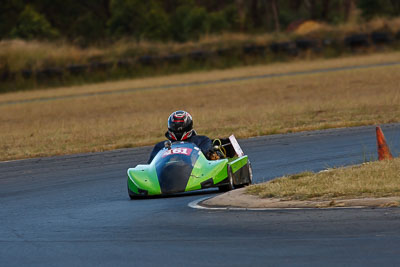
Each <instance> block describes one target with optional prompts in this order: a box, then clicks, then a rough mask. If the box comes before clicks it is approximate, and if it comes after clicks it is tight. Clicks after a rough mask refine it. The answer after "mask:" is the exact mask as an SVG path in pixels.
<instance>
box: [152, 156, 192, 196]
mask: <svg viewBox="0 0 400 267" xmlns="http://www.w3.org/2000/svg"><path fill="white" fill-rule="evenodd" d="M192 169H193V167H192V166H191V165H188V164H186V163H185V162H174V163H173V164H166V165H164V166H162V167H161V168H159V169H158V170H157V172H158V180H159V182H160V187H161V193H162V194H173V193H178V192H184V191H185V189H186V185H187V183H188V181H189V178H190V174H191V172H192Z"/></svg>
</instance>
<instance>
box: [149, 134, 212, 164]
mask: <svg viewBox="0 0 400 267" xmlns="http://www.w3.org/2000/svg"><path fill="white" fill-rule="evenodd" d="M165 137H167V138H168V139H169V140H170V141H171V142H181V141H175V140H171V139H170V138H169V134H168V132H166V133H165ZM164 142H165V141H161V142H159V143H157V144H156V145H155V146H154V148H153V151H152V152H151V154H150V158H149V160H148V161H147V164H150V163H151V161H152V160H153V158H154V157H155V156H156V155H157V153H158V151H160V150H161V149H163V148H164ZM185 142H190V143H193V144H195V145H196V146H198V147H199V148H200V149H201V152H203V154H204V155H205V156H206V157H208V155H209V154H210V152H211V151H212V149H213V146H212V141H211V139H210V138H208V137H207V136H204V135H197V133H196V131H193V134H192V136H190V137H189V138H188V139H186V140H185Z"/></svg>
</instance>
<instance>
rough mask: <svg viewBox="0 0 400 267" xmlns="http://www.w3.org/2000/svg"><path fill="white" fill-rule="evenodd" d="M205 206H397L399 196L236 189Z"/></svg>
mask: <svg viewBox="0 0 400 267" xmlns="http://www.w3.org/2000/svg"><path fill="white" fill-rule="evenodd" d="M200 205H201V206H205V207H232V208H233V207H235V208H278V209H279V208H281V209H286V208H337V207H374V208H378V207H381V208H382V207H399V206H400V197H385V198H360V199H332V200H307V201H300V200H281V199H277V198H259V197H256V196H253V195H248V194H245V189H244V188H242V189H237V190H233V191H230V192H227V193H225V194H221V195H218V196H216V197H213V198H210V199H207V200H205V201H202V202H201V203H200Z"/></svg>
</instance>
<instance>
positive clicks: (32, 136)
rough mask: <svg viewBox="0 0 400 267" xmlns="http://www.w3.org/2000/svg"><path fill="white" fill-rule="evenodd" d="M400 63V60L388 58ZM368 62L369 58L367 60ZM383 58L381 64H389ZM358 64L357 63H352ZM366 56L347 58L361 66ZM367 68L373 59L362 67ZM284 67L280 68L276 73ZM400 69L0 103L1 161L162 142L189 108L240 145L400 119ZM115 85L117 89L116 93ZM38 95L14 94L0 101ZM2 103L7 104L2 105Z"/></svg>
mask: <svg viewBox="0 0 400 267" xmlns="http://www.w3.org/2000/svg"><path fill="white" fill-rule="evenodd" d="M388 56H389V57H390V58H391V59H392V60H394V59H396V58H397V60H398V57H399V55H398V53H397V54H391V55H388ZM366 59H367V61H368V62H369V63H372V62H371V57H366ZM375 60H378V61H379V60H381V58H379V59H377V58H375ZM353 61H354V62H353ZM361 61H363V59H362V58H354V59H345V60H344V61H343V62H347V63H346V64H350V65H352V64H355V63H356V62H361ZM363 62H365V61H363ZM335 64H341V63H340V60H333V61H329V60H327V61H318V62H310V63H307V62H302V63H293V64H287V65H285V64H276V65H273V66H267V67H261V66H260V67H250V68H241V69H235V70H232V71H220V72H211V73H195V74H187V75H182V76H180V75H174V76H171V77H164V78H157V79H154V80H152V79H143V80H134V81H124V82H116V83H106V84H99V85H97V87H95V86H83V87H75V88H65V89H61V90H50V91H38V92H36V94H37V96H42V95H49V94H50V95H51V94H60V93H65V92H71V91H72V92H82V91H85V90H89V91H90V90H102V89H104V88H107V90H113V88H118V87H134V86H139V85H140V86H143V85H146V84H147V85H156V84H162V83H169V82H177V81H179V82H185V81H190V80H193V79H195V80H207V79H214V78H215V77H222V76H224V77H225V76H229V75H233V76H244V75H248V74H257V73H263V68H266V69H265V70H266V72H267V73H268V72H278V71H287V70H289V69H290V70H295V69H298V68H302V69H310V68H317V67H327V66H330V65H335ZM277 70H278V71H277ZM399 71H400V67H398V66H392V67H385V68H371V69H360V70H352V71H340V72H333V73H323V74H313V75H303V76H295V77H280V78H278V77H277V78H272V79H261V80H252V81H240V82H235V83H224V84H214V85H204V86H192V87H185V88H170V89H154V90H148V91H136V92H130V93H124V94H114V95H103V96H92V97H81V98H75V99H63V100H55V101H48V102H40V103H25V104H15V105H3V106H0V127H1V129H0V159H1V160H7V159H17V158H26V157H36V156H49V155H57V154H69V153H77V152H88V151H102V150H109V149H115V148H122V147H133V146H140V145H150V144H153V143H154V142H156V141H159V140H162V139H163V133H164V131H165V129H166V119H167V117H168V115H169V114H170V113H171V112H172V111H174V110H177V109H186V110H188V111H190V112H191V113H192V115H193V116H194V119H195V128H196V129H197V131H198V132H199V133H200V134H206V135H209V136H210V137H221V136H227V135H229V134H231V133H234V134H235V135H236V136H238V137H239V138H244V137H249V136H257V135H265V134H272V133H285V132H293V131H304V130H312V129H324V128H330V127H344V126H355V125H367V124H375V123H389V122H398V121H399V118H400V106H399V105H398V103H400V90H399V89H400V83H399V76H398V73H399ZM114 85H115V86H114ZM25 96H27V98H31V97H34V96H35V94H34V93H33V92H27V93H11V94H5V95H2V96H1V98H2V99H1V101H4V100H11V99H24V98H25ZM1 101H0V102H1Z"/></svg>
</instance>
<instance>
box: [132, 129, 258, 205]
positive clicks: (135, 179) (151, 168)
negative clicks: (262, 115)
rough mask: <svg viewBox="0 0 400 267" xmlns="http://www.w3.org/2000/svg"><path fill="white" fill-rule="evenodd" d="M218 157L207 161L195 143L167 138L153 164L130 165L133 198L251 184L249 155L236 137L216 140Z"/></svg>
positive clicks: (221, 189) (215, 149)
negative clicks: (131, 166)
mask: <svg viewBox="0 0 400 267" xmlns="http://www.w3.org/2000/svg"><path fill="white" fill-rule="evenodd" d="M213 147H214V151H215V153H216V154H217V155H218V156H217V159H216V160H208V159H207V158H206V156H205V155H204V154H203V153H202V151H201V150H200V149H199V148H198V147H197V146H196V145H195V144H193V143H189V142H174V143H171V142H170V141H166V142H165V143H164V148H163V149H161V150H160V151H159V152H158V153H157V155H156V156H155V157H154V159H153V160H152V161H151V163H150V164H147V165H137V166H136V167H135V168H129V169H128V171H127V173H128V194H129V197H130V198H131V199H137V198H142V197H146V196H157V195H170V194H176V193H182V192H189V191H194V190H201V189H206V188H211V187H218V188H219V190H220V191H222V192H225V191H229V190H232V189H234V188H238V187H243V186H245V185H249V184H251V183H252V179H253V174H252V169H251V164H250V162H249V159H248V156H247V155H244V153H243V151H242V149H241V148H240V146H239V144H238V142H237V140H236V138H235V137H234V136H233V135H231V136H230V137H229V138H225V139H216V140H214V141H213Z"/></svg>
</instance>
